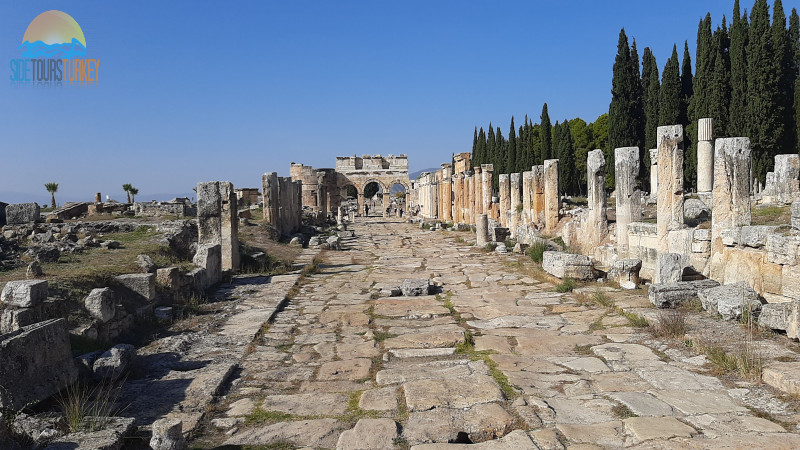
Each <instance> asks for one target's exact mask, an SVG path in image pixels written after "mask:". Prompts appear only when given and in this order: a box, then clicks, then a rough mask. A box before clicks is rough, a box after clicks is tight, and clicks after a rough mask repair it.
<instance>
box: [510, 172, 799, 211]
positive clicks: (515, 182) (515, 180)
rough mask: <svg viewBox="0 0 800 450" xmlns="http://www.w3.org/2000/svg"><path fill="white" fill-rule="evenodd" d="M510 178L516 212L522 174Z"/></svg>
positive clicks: (511, 207) (518, 204)
mask: <svg viewBox="0 0 800 450" xmlns="http://www.w3.org/2000/svg"><path fill="white" fill-rule="evenodd" d="M509 178H510V180H509V184H510V189H511V194H510V198H511V205H510V206H509V209H510V210H511V211H514V212H516V211H517V208H519V207H520V205H522V197H521V195H522V175H521V174H519V173H512V174H511V175H510V176H509ZM798 215H799V216H800V213H798Z"/></svg>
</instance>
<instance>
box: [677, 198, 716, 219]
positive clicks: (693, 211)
mask: <svg viewBox="0 0 800 450" xmlns="http://www.w3.org/2000/svg"><path fill="white" fill-rule="evenodd" d="M683 217H684V218H685V219H688V220H695V221H698V222H702V221H705V220H708V219H710V218H711V209H709V207H708V206H707V205H706V204H705V203H704V202H703V201H702V200H700V199H697V198H687V199H686V200H685V201H684V202H683Z"/></svg>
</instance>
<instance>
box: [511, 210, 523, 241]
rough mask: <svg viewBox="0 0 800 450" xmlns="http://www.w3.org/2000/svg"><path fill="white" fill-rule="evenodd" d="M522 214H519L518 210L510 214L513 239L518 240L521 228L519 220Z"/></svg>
mask: <svg viewBox="0 0 800 450" xmlns="http://www.w3.org/2000/svg"><path fill="white" fill-rule="evenodd" d="M521 215H522V213H519V212H517V210H515V209H512V210H511V211H509V212H508V228H509V231H510V232H511V239H516V238H517V227H519V218H520V216H521Z"/></svg>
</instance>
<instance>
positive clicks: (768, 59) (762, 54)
mask: <svg viewBox="0 0 800 450" xmlns="http://www.w3.org/2000/svg"><path fill="white" fill-rule="evenodd" d="M770 31H771V30H770V21H769V7H768V6H767V1H766V0H756V2H755V4H754V5H753V10H752V11H751V12H750V41H749V42H748V44H747V50H746V52H747V99H748V103H747V119H748V120H747V123H748V126H749V128H748V134H747V135H746V136H749V137H750V142H751V145H752V148H753V175H754V176H755V177H756V179H758V180H760V181H762V182H763V181H764V178H765V175H766V173H767V172H768V171H769V170H770V168H771V167H772V163H773V161H772V160H773V157H774V156H775V155H776V154H778V151H779V145H780V142H781V138H782V137H783V135H784V134H783V133H784V131H785V127H784V126H783V124H782V123H781V119H782V118H783V109H782V104H781V103H780V102H779V100H778V95H779V82H780V67H779V65H778V64H777V59H776V57H775V51H774V49H773V45H772V42H771V39H770V38H771V34H772V33H771V32H770Z"/></svg>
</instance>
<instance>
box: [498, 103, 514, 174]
mask: <svg viewBox="0 0 800 450" xmlns="http://www.w3.org/2000/svg"><path fill="white" fill-rule="evenodd" d="M516 166H517V128H516V127H515V126H514V116H511V128H510V129H509V130H508V146H507V150H506V160H505V161H504V164H503V166H502V167H495V171H496V172H497V173H511V172H513V171H514V168H515V167H516Z"/></svg>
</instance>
